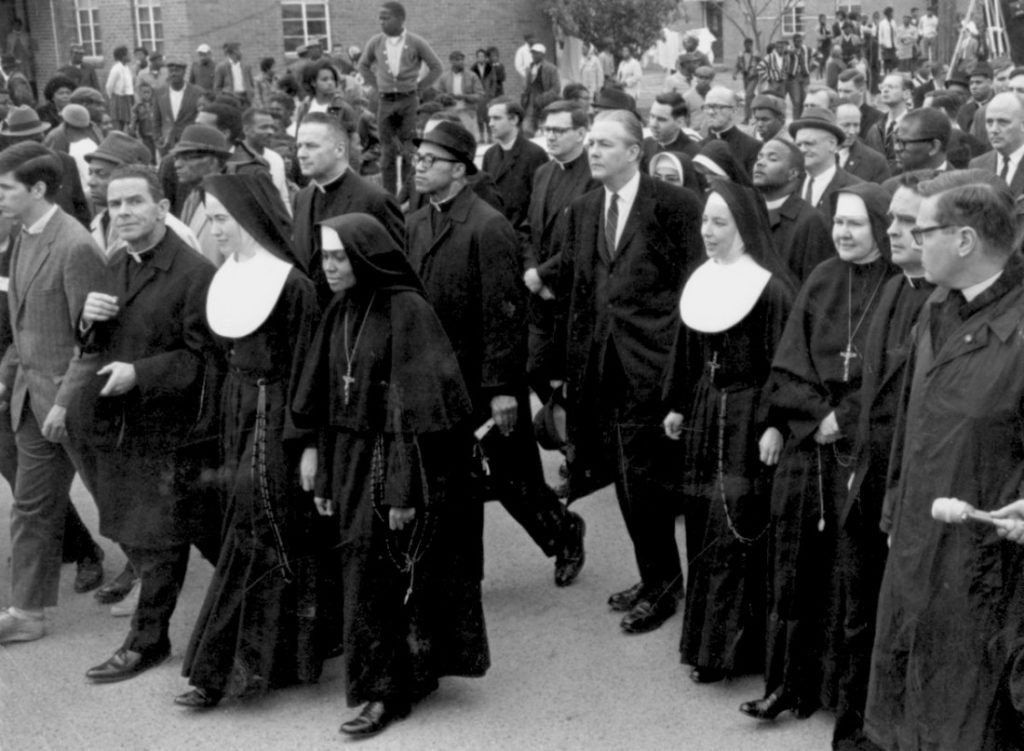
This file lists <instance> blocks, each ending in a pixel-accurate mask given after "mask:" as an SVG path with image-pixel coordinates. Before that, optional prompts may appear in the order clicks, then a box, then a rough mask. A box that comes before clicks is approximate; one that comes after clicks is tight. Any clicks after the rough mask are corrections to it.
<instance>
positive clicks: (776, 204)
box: [764, 196, 789, 211]
mask: <svg viewBox="0 0 1024 751" xmlns="http://www.w3.org/2000/svg"><path fill="white" fill-rule="evenodd" d="M788 200H789V196H783V197H782V198H774V199H772V200H771V201H768V200H765V202H764V204H765V206H767V207H768V210H769V211H774V210H775V209H781V208H782V204H784V203H785V202H786V201H788Z"/></svg>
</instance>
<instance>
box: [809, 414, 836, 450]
mask: <svg viewBox="0 0 1024 751" xmlns="http://www.w3.org/2000/svg"><path fill="white" fill-rule="evenodd" d="M841 436H842V433H840V432H839V422H838V421H837V420H836V413H835V412H834V411H833V412H829V413H828V414H827V415H825V419H824V420H822V421H821V424H820V425H818V429H817V430H815V431H814V440H815V441H816V442H817V443H819V444H820V445H822V446H824V445H826V444H829V443H835V442H836V441H838V440H839V438H840V437H841Z"/></svg>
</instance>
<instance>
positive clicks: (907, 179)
mask: <svg viewBox="0 0 1024 751" xmlns="http://www.w3.org/2000/svg"><path fill="white" fill-rule="evenodd" d="M941 174H942V173H941V172H940V171H939V170H935V169H917V170H912V171H910V172H903V173H901V174H900V175H899V176H897V178H896V183H897V185H898V186H899V187H900V188H907V189H908V190H911V191H913V192H914V193H916V194H917V195H921V187H920V186H921V183H925V182H928V181H929V180H932V179H934V178H936V177H938V176H939V175H941Z"/></svg>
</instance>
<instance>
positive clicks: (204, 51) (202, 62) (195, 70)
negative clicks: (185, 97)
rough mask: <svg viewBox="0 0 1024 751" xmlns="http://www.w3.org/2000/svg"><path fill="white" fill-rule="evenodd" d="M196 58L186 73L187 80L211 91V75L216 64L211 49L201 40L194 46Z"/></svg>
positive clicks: (212, 75)
mask: <svg viewBox="0 0 1024 751" xmlns="http://www.w3.org/2000/svg"><path fill="white" fill-rule="evenodd" d="M196 55H197V59H196V61H195V62H194V63H192V70H191V71H189V74H188V82H189V83H190V84H192V85H194V86H198V87H199V88H201V89H205V90H206V91H213V77H214V71H215V70H216V69H217V65H216V64H215V63H214V62H213V50H211V49H210V45H208V44H206V42H203V43H202V44H200V45H199V46H198V47H196Z"/></svg>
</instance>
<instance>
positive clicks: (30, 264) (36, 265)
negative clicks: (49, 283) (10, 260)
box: [14, 209, 60, 313]
mask: <svg viewBox="0 0 1024 751" xmlns="http://www.w3.org/2000/svg"><path fill="white" fill-rule="evenodd" d="M59 224H60V210H59V209H58V212H57V214H54V215H53V216H52V217H50V221H49V222H47V223H46V227H45V228H44V229H43V233H42V235H41V236H40V238H39V247H38V248H36V251H35V252H34V253H33V254H32V255H30V256H27V257H25V258H24V259H23V260H20V259H14V260H15V261H16V262H17V263H18V264H19V265H24V270H23V271H22V273H20V274H19V273H18V268H17V267H15V268H14V278H15V280H16V282H18V312H19V313H20V312H21V308H22V307H23V306H24V304H25V300H27V299H28V291H29V288H30V287H31V286H32V282H33V281H35V278H36V277H37V276H38V275H39V270H40V269H41V268H42V267H43V264H44V263H45V262H46V259H47V258H49V257H50V250H51V246H52V245H53V241H54V239H55V238H56V237H57V234H58V229H59V227H58V225H59ZM22 250H23V243H21V242H19V243H18V255H19V256H21V255H22Z"/></svg>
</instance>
